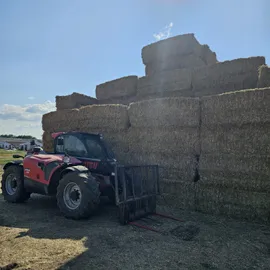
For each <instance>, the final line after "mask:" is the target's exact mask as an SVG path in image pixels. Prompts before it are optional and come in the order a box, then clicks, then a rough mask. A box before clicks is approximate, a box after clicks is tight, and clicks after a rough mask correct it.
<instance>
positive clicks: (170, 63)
mask: <svg viewBox="0 0 270 270" xmlns="http://www.w3.org/2000/svg"><path fill="white" fill-rule="evenodd" d="M203 66H206V63H205V62H204V61H203V59H202V58H200V57H199V56H197V55H195V54H188V55H180V56H170V57H168V58H166V59H164V61H163V62H158V61H156V62H152V63H150V64H147V65H146V67H145V74H146V76H151V75H154V74H157V75H158V74H160V73H161V72H162V71H169V70H177V69H186V68H195V67H203Z"/></svg>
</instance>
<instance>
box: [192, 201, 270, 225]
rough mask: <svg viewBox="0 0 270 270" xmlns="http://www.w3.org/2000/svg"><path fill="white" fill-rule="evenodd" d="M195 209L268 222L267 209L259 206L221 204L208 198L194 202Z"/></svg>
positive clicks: (240, 218) (241, 218) (213, 213)
mask: <svg viewBox="0 0 270 270" xmlns="http://www.w3.org/2000/svg"><path fill="white" fill-rule="evenodd" d="M196 211H199V212H202V213H207V214H212V215H222V216H226V217H229V218H234V219H239V220H246V221H256V222H263V223H269V222H270V220H269V210H268V209H261V208H251V207H250V206H246V207H245V206H242V205H241V206H239V205H233V204H223V203H219V204H217V203H216V202H212V201H208V200H200V201H197V203H196Z"/></svg>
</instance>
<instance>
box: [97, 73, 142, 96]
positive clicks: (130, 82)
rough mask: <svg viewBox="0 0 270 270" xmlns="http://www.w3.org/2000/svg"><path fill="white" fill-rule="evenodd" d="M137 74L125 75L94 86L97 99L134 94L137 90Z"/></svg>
mask: <svg viewBox="0 0 270 270" xmlns="http://www.w3.org/2000/svg"><path fill="white" fill-rule="evenodd" d="M137 83H138V77H137V76H126V77H122V78H119V79H116V80H112V81H109V82H105V83H102V84H99V85H97V86H96V97H97V99H99V100H102V99H111V98H118V97H123V96H134V95H136V91H137Z"/></svg>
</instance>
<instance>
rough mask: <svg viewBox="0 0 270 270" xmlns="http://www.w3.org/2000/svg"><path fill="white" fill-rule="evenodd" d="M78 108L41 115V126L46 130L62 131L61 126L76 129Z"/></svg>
mask: <svg viewBox="0 0 270 270" xmlns="http://www.w3.org/2000/svg"><path fill="white" fill-rule="evenodd" d="M78 120H79V109H71V110H60V111H53V112H49V113H46V114H44V115H43V116H42V128H43V130H46V131H62V130H61V129H62V128H64V129H65V128H69V129H70V130H73V129H76V125H77V121H78Z"/></svg>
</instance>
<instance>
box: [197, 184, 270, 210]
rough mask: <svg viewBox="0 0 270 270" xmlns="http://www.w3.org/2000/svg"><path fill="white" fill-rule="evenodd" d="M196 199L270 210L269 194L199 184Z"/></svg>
mask: <svg viewBox="0 0 270 270" xmlns="http://www.w3.org/2000/svg"><path fill="white" fill-rule="evenodd" d="M196 199H197V200H199V201H200V200H208V201H211V202H213V203H217V204H219V203H223V204H233V205H239V206H240V205H241V206H244V207H246V206H249V207H251V208H260V209H269V211H270V196H269V193H265V192H264V193H262V192H254V191H243V190H236V189H228V188H218V187H216V188H214V187H211V188H209V187H206V186H201V185H200V184H198V185H197V186H196ZM269 213H270V212H269Z"/></svg>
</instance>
